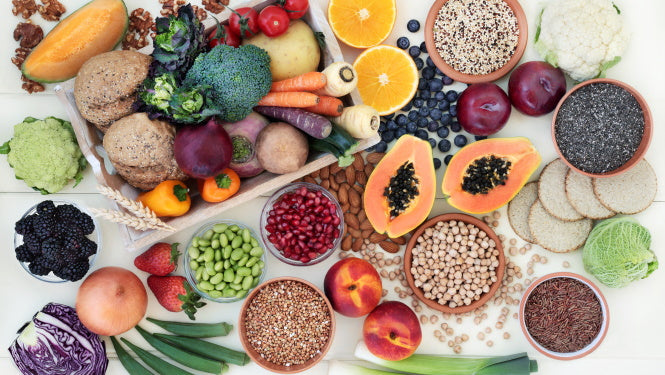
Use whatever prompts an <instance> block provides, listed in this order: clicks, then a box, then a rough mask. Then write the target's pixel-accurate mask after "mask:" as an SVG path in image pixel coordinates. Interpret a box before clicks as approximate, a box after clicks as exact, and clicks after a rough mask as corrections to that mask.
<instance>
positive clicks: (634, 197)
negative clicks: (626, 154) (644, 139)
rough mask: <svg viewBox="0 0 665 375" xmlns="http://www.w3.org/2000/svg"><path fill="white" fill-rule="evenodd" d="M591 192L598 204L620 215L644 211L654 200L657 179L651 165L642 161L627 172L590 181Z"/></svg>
mask: <svg viewBox="0 0 665 375" xmlns="http://www.w3.org/2000/svg"><path fill="white" fill-rule="evenodd" d="M592 185H593V191H594V193H595V194H596V197H598V200H599V201H600V203H602V204H603V206H605V207H607V208H608V209H610V210H612V211H615V212H618V213H620V214H625V215H632V214H636V213H638V212H642V211H644V210H645V209H646V208H647V207H649V206H650V205H651V203H652V202H653V200H654V199H655V198H656V191H657V190H658V179H657V177H656V172H654V170H653V168H652V167H651V164H649V162H647V161H646V160H645V159H642V160H641V161H640V162H639V163H637V164H636V165H635V166H634V167H633V168H631V169H629V170H628V171H626V172H624V173H622V174H620V175H616V176H612V177H604V178H594V179H593V180H592Z"/></svg>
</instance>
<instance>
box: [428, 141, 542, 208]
mask: <svg viewBox="0 0 665 375" xmlns="http://www.w3.org/2000/svg"><path fill="white" fill-rule="evenodd" d="M540 161H541V158H540V154H539V153H538V151H537V150H536V148H535V147H534V146H533V144H531V141H529V139H527V138H524V137H514V138H490V139H484V140H482V141H478V142H474V143H471V144H469V145H468V146H465V147H463V148H462V149H461V150H459V151H457V153H456V154H455V156H453V157H452V159H450V163H449V164H448V167H447V168H446V172H445V173H444V175H443V183H442V184H441V185H442V186H441V189H442V190H443V195H444V196H445V198H446V199H447V201H448V204H450V205H451V206H453V207H455V208H457V209H459V210H461V211H464V212H468V213H472V214H483V213H487V212H490V211H494V210H496V209H497V208H499V207H501V206H503V205H505V204H506V203H508V202H510V200H511V199H513V197H514V196H515V195H516V194H517V193H518V192H519V191H520V189H522V186H524V184H526V182H527V181H528V180H529V177H530V176H531V175H532V174H533V172H534V171H535V170H536V169H537V168H538V166H539V165H540Z"/></svg>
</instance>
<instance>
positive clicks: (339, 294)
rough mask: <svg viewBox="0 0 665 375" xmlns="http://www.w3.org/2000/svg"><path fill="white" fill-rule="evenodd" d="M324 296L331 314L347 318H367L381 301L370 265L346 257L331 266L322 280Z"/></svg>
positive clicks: (375, 274)
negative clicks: (334, 313) (330, 308)
mask: <svg viewBox="0 0 665 375" xmlns="http://www.w3.org/2000/svg"><path fill="white" fill-rule="evenodd" d="M323 289H324V292H325V293H326V297H328V299H329V300H330V303H331V305H332V307H333V309H334V310H335V311H337V312H338V313H340V314H342V315H345V316H350V317H359V316H363V315H367V314H368V313H369V312H370V311H372V310H373V309H374V308H375V307H376V305H378V304H379V300H381V292H382V291H383V286H382V284H381V276H379V273H378V272H377V271H376V269H375V268H374V266H372V264H370V263H369V262H368V261H366V260H363V259H360V258H355V257H351V258H346V259H342V260H340V261H339V262H337V263H335V264H333V266H332V267H330V269H329V270H328V273H326V277H325V279H324V281H323Z"/></svg>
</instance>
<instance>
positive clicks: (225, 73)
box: [183, 45, 272, 122]
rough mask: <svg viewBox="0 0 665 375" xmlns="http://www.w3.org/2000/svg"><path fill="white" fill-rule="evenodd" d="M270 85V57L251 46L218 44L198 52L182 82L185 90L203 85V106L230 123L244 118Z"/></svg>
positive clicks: (268, 89)
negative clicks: (208, 50)
mask: <svg viewBox="0 0 665 375" xmlns="http://www.w3.org/2000/svg"><path fill="white" fill-rule="evenodd" d="M271 84H272V75H271V73H270V56H268V52H266V51H265V50H263V49H261V48H259V47H256V46H253V45H245V46H240V47H238V48H234V47H231V46H227V45H218V46H216V47H215V48H213V49H212V50H211V51H210V52H207V53H202V54H200V55H199V56H198V57H197V58H196V60H195V61H194V64H193V65H192V67H191V68H190V69H189V71H188V72H187V75H186V76H185V80H184V81H183V86H184V88H185V89H186V90H187V89H193V88H196V87H206V88H207V89H206V90H205V94H204V95H205V97H206V105H210V106H211V107H212V108H213V109H216V110H218V111H219V112H220V113H221V114H220V115H219V117H220V118H221V119H222V120H224V121H229V122H235V121H240V120H242V119H244V118H245V117H247V115H249V114H250V112H251V111H252V108H253V107H255V106H256V104H257V103H258V102H259V100H261V98H263V97H264V96H265V95H266V94H267V93H268V91H270V86H271Z"/></svg>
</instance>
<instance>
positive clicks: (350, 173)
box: [344, 165, 356, 186]
mask: <svg viewBox="0 0 665 375" xmlns="http://www.w3.org/2000/svg"><path fill="white" fill-rule="evenodd" d="M344 173H345V175H346V182H348V183H349V185H351V186H353V185H355V184H356V170H355V169H353V168H352V165H349V166H348V167H346V169H344Z"/></svg>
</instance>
